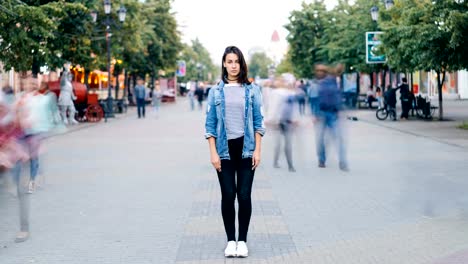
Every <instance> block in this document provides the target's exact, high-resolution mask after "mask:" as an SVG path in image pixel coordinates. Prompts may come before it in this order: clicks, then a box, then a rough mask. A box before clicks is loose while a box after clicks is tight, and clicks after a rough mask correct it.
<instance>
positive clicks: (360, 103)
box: [356, 94, 369, 109]
mask: <svg viewBox="0 0 468 264" xmlns="http://www.w3.org/2000/svg"><path fill="white" fill-rule="evenodd" d="M356 103H357V107H358V108H359V109H361V108H367V107H368V106H369V105H368V103H367V95H366V94H359V95H358V97H357V100H356Z"/></svg>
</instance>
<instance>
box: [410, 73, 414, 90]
mask: <svg viewBox="0 0 468 264" xmlns="http://www.w3.org/2000/svg"><path fill="white" fill-rule="evenodd" d="M410 79H411V82H410V83H411V87H410V89H411V93H414V89H413V86H414V79H413V73H411V74H410Z"/></svg>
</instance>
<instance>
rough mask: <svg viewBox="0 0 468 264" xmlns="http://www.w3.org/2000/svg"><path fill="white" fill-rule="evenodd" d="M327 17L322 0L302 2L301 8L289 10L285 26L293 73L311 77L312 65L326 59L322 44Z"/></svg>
mask: <svg viewBox="0 0 468 264" xmlns="http://www.w3.org/2000/svg"><path fill="white" fill-rule="evenodd" d="M327 17H328V16H327V10H326V8H325V4H324V1H323V0H315V1H314V2H312V3H310V4H306V3H302V10H296V11H293V12H291V15H290V17H289V23H288V24H287V25H285V28H286V29H287V30H288V31H289V34H288V36H287V40H288V42H289V47H290V56H291V62H292V65H293V69H294V73H295V74H296V75H297V76H299V77H312V76H313V65H314V64H315V63H316V62H319V61H322V62H326V61H328V54H327V53H328V52H327V51H326V50H325V47H324V46H323V41H324V39H323V37H324V34H325V28H326V26H327V23H328V22H327Z"/></svg>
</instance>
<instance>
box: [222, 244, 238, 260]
mask: <svg viewBox="0 0 468 264" xmlns="http://www.w3.org/2000/svg"><path fill="white" fill-rule="evenodd" d="M224 256H225V257H235V256H237V250H236V241H229V242H228V244H227V246H226V249H225V250H224Z"/></svg>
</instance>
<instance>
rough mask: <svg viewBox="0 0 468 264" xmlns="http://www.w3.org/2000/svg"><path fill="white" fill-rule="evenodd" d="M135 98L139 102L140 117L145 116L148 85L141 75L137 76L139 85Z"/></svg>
mask: <svg viewBox="0 0 468 264" xmlns="http://www.w3.org/2000/svg"><path fill="white" fill-rule="evenodd" d="M134 94H135V99H136V104H137V112H138V118H142V117H143V118H145V113H146V109H145V107H146V94H147V93H146V87H145V83H144V81H143V79H142V78H141V77H138V78H137V85H136V86H135V91H134Z"/></svg>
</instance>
